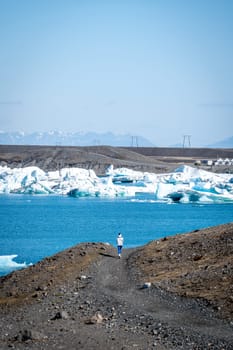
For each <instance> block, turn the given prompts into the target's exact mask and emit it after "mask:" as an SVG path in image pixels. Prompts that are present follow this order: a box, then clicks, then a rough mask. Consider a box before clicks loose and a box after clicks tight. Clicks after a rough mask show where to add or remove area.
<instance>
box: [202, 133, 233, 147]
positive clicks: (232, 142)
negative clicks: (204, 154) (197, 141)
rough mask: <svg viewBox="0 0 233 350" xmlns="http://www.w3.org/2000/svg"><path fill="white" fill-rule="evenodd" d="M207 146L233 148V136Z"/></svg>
mask: <svg viewBox="0 0 233 350" xmlns="http://www.w3.org/2000/svg"><path fill="white" fill-rule="evenodd" d="M207 147H210V148H233V136H232V137H228V138H227V139H224V140H221V141H218V142H216V143H214V144H211V145H209V146H207Z"/></svg>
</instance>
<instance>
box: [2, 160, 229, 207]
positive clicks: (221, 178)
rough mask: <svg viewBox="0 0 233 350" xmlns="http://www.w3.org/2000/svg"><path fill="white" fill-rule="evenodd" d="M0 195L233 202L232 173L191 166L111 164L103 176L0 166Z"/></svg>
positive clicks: (73, 170) (82, 171)
mask: <svg viewBox="0 0 233 350" xmlns="http://www.w3.org/2000/svg"><path fill="white" fill-rule="evenodd" d="M0 193H1V194H11V193H17V194H45V195H49V194H55V195H69V196H72V197H135V198H137V197H138V196H140V195H142V194H143V195H144V196H145V197H146V196H148V197H149V198H150V200H152V199H153V200H158V201H167V202H182V203H187V202H216V201H217V202H222V201H223V202H226V201H230V202H233V175H231V174H215V173H212V172H208V171H205V170H201V169H198V168H195V167H190V166H186V165H184V166H181V167H179V168H177V169H176V170H175V171H174V172H172V173H165V174H154V173H148V172H140V171H134V170H131V169H127V168H118V169H114V167H113V166H112V165H111V166H110V167H109V168H108V169H107V171H106V174H105V176H101V177H98V176H97V175H96V174H95V172H94V171H93V170H86V169H81V168H63V169H60V170H57V171H48V172H45V171H43V170H42V169H40V168H38V167H35V166H34V167H25V168H15V169H10V168H9V167H6V166H4V167H2V166H1V167H0Z"/></svg>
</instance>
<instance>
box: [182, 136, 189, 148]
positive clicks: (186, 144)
mask: <svg viewBox="0 0 233 350" xmlns="http://www.w3.org/2000/svg"><path fill="white" fill-rule="evenodd" d="M185 147H191V135H184V136H183V148H185Z"/></svg>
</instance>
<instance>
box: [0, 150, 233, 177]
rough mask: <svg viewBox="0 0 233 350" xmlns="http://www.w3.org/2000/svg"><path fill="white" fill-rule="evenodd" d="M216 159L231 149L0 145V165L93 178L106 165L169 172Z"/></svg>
mask: <svg viewBox="0 0 233 350" xmlns="http://www.w3.org/2000/svg"><path fill="white" fill-rule="evenodd" d="M217 157H222V158H227V157H228V158H230V159H232V158H233V149H218V150H217V149H204V148H203V149H194V148H188V149H183V148H157V147H128V148H127V147H121V148H120V147H111V146H92V147H68V146H67V147H62V146H12V145H8V146H7V145H0V165H2V166H3V165H8V166H9V167H11V168H14V167H15V168H16V167H25V166H32V165H35V166H38V167H40V168H41V169H43V170H45V171H48V170H56V169H60V168H64V167H81V168H84V169H93V170H94V171H95V172H96V174H97V175H102V174H104V173H105V171H106V169H107V168H108V166H109V165H110V164H113V165H114V167H127V168H130V169H133V170H139V171H148V172H155V173H161V172H169V171H172V170H174V169H175V168H176V167H177V166H178V165H179V164H184V163H185V164H189V165H193V164H194V162H195V160H196V159H205V158H206V159H216V158H217ZM220 170H223V171H225V170H226V169H220ZM228 170H229V169H228Z"/></svg>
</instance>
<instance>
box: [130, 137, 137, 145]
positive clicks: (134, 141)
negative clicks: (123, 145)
mask: <svg viewBox="0 0 233 350" xmlns="http://www.w3.org/2000/svg"><path fill="white" fill-rule="evenodd" d="M131 147H138V137H137V136H132V138H131Z"/></svg>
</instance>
